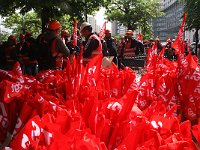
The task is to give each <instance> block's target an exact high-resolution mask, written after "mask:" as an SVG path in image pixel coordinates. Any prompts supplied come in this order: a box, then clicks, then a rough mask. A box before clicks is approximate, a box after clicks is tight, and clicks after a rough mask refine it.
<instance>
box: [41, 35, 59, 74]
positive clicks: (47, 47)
mask: <svg viewBox="0 0 200 150" xmlns="http://www.w3.org/2000/svg"><path fill="white" fill-rule="evenodd" d="M56 39H57V37H54V38H52V39H51V40H50V41H49V42H47V41H45V40H44V39H42V40H41V41H40V43H39V57H38V63H39V70H48V69H53V68H54V67H55V58H54V57H53V56H52V52H51V44H52V43H53V41H54V40H56Z"/></svg>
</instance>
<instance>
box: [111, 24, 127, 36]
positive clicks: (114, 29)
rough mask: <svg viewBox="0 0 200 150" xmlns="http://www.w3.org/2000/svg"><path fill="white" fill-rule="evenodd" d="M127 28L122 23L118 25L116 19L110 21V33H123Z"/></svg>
mask: <svg viewBox="0 0 200 150" xmlns="http://www.w3.org/2000/svg"><path fill="white" fill-rule="evenodd" d="M126 30H127V28H126V27H125V26H123V25H120V24H119V23H118V22H117V21H112V22H111V32H112V35H113V36H115V35H124V34H125V33H126Z"/></svg>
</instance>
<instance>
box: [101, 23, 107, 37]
mask: <svg viewBox="0 0 200 150" xmlns="http://www.w3.org/2000/svg"><path fill="white" fill-rule="evenodd" d="M105 31H106V22H104V24H103V26H102V28H101V30H100V32H99V37H100V38H101V39H102V38H103V36H104V34H105Z"/></svg>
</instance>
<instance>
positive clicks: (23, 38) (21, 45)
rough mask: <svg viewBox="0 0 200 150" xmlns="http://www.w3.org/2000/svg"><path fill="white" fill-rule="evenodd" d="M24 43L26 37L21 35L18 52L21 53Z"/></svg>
mask: <svg viewBox="0 0 200 150" xmlns="http://www.w3.org/2000/svg"><path fill="white" fill-rule="evenodd" d="M24 42H25V36H24V35H23V34H20V35H19V42H18V43H17V49H18V52H19V53H20V51H21V50H22V47H23V45H24Z"/></svg>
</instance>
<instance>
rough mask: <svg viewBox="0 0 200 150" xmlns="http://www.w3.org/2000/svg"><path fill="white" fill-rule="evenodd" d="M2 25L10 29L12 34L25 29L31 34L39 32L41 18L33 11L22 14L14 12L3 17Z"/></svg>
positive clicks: (34, 34)
mask: <svg viewBox="0 0 200 150" xmlns="http://www.w3.org/2000/svg"><path fill="white" fill-rule="evenodd" d="M3 25H4V26H5V27H6V28H10V29H12V34H16V35H19V34H20V33H23V31H25V30H26V31H29V32H31V33H32V34H33V36H37V35H38V34H40V33H41V20H40V18H39V17H38V15H37V14H36V13H35V12H33V11H30V12H28V13H26V14H24V15H20V14H19V13H17V12H15V13H14V14H12V15H10V16H9V17H5V18H4V21H3Z"/></svg>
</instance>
